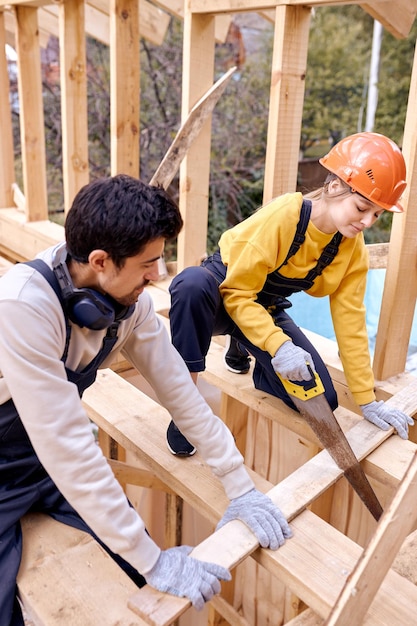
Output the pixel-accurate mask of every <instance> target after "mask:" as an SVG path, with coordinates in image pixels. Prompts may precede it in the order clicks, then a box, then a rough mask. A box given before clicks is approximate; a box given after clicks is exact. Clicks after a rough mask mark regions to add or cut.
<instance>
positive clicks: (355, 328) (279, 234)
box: [219, 193, 375, 404]
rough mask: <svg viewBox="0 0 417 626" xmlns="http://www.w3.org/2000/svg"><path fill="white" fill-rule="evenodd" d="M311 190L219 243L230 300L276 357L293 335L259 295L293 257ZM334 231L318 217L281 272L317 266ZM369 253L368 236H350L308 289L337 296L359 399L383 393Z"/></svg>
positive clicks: (277, 203)
mask: <svg viewBox="0 0 417 626" xmlns="http://www.w3.org/2000/svg"><path fill="white" fill-rule="evenodd" d="M302 201H303V197H302V195H301V194H300V193H293V194H285V195H283V196H280V197H278V198H275V199H274V200H272V201H271V202H270V203H269V204H267V205H265V206H264V207H262V208H261V209H259V210H258V211H256V212H255V213H254V214H253V215H251V216H250V217H249V218H248V219H246V220H244V221H243V222H241V223H240V224H238V225H237V226H234V227H233V228H231V229H230V230H227V231H226V232H224V233H223V235H222V236H221V238H220V241H219V246H220V252H221V257H222V260H223V263H225V265H227V274H226V278H225V280H224V281H223V283H222V284H221V285H220V292H221V295H222V297H223V302H224V306H225V308H226V310H227V312H228V313H229V315H230V317H231V318H232V319H233V320H234V321H235V322H236V324H237V325H238V326H239V328H240V329H241V330H242V332H243V333H244V334H245V335H246V337H247V338H248V339H249V340H250V341H251V342H252V343H253V344H255V345H256V346H258V347H259V348H261V349H263V350H266V351H267V352H269V354H270V355H271V356H274V355H275V353H276V351H277V350H278V348H279V347H280V346H281V345H282V344H283V343H284V342H285V341H287V340H288V337H287V336H286V335H285V334H284V332H283V331H282V330H281V329H280V328H278V327H277V326H275V324H274V322H273V319H272V317H271V316H270V314H269V313H268V312H267V311H266V309H265V308H264V307H262V306H261V305H260V304H258V303H257V302H256V298H257V295H258V293H259V292H260V291H262V287H263V285H264V283H265V280H266V277H267V275H268V274H269V273H270V272H273V271H274V270H276V269H277V268H278V267H279V266H280V265H281V264H282V263H283V261H284V260H285V257H286V255H287V252H288V250H289V247H290V245H291V243H292V241H293V238H294V235H295V232H296V227H297V223H298V220H299V217H300V210H301V205H302ZM332 237H333V234H330V235H329V234H325V233H322V232H321V231H319V230H318V229H317V228H316V227H315V226H314V224H313V223H312V222H311V221H310V222H309V224H308V227H307V231H306V238H305V241H304V243H303V244H302V246H301V248H300V249H299V250H298V252H297V253H296V254H295V255H294V256H292V257H291V258H290V259H289V261H288V263H287V264H286V265H284V266H283V267H282V268H281V269H280V270H279V271H280V273H281V274H282V275H283V276H286V277H289V278H304V277H305V276H306V274H307V272H308V271H309V270H310V269H312V268H313V267H315V265H316V263H317V260H318V258H319V257H320V254H321V252H322V250H323V248H324V247H325V246H326V245H327V244H328V243H329V241H330V240H331V239H332ZM367 272H368V256H367V251H366V248H365V242H364V238H363V235H362V234H360V235H357V236H356V237H354V238H352V239H347V238H343V239H342V241H341V244H340V246H339V251H338V253H337V255H336V257H335V259H334V260H333V261H332V263H331V264H330V265H329V266H328V267H326V268H325V270H324V271H323V273H322V275H321V276H318V277H317V278H316V279H315V281H314V285H313V286H312V287H311V289H308V290H307V293H308V294H310V295H311V296H315V297H323V296H329V298H330V309H331V314H332V320H333V326H334V331H335V334H336V338H337V343H338V346H339V352H340V358H341V360H342V364H343V368H344V371H345V375H346V379H347V382H348V385H349V388H350V390H351V392H352V394H353V396H354V398H355V400H356V402H357V403H358V404H366V403H368V402H371V401H372V400H375V394H374V377H373V372H372V368H371V361H370V355H369V346H368V335H367V329H366V319H365V306H364V295H365V287H366V276H367Z"/></svg>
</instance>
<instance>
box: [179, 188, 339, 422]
mask: <svg viewBox="0 0 417 626" xmlns="http://www.w3.org/2000/svg"><path fill="white" fill-rule="evenodd" d="M310 214H311V202H310V201H309V200H304V201H303V204H302V207H301V212H300V219H299V222H298V224H297V229H296V234H295V236H294V240H293V242H292V244H291V246H290V249H289V251H288V254H287V256H286V259H285V261H284V262H283V263H282V265H281V266H280V267H279V268H278V269H277V270H275V271H274V272H271V274H269V275H268V276H267V279H266V281H265V284H264V287H263V289H262V291H261V292H260V293H259V294H258V297H257V302H259V303H260V304H261V305H262V306H263V307H264V308H265V309H267V310H268V312H269V313H270V314H271V316H272V318H273V320H274V323H275V325H276V326H279V327H280V328H282V330H283V331H284V332H285V334H286V335H288V337H290V338H291V339H292V341H293V343H294V344H295V345H296V346H299V347H300V348H303V349H304V350H306V351H307V352H309V353H310V354H311V356H312V357H313V362H314V365H315V368H316V371H317V373H318V374H319V376H320V378H321V380H322V382H323V385H324V388H325V395H326V398H327V400H328V402H329V404H330V406H331V407H332V409H333V410H334V409H335V408H336V407H337V395H336V391H335V389H334V387H333V383H332V381H331V378H330V375H329V372H328V371H327V368H326V366H325V364H324V362H323V360H322V359H321V357H320V355H319V353H318V352H317V350H316V349H315V348H314V346H313V345H312V344H311V343H310V341H309V340H308V339H307V337H306V336H305V335H304V334H303V333H302V332H301V330H300V329H299V327H298V326H297V325H296V324H295V323H294V322H293V320H292V319H291V318H290V316H289V315H288V314H287V313H286V311H285V309H287V308H289V307H291V306H292V305H291V302H289V300H287V297H288V296H290V295H291V294H292V293H296V292H298V291H306V290H307V289H309V288H310V287H311V286H312V285H313V282H314V280H315V278H316V277H317V276H319V275H320V274H321V273H322V272H323V270H324V268H325V267H327V266H328V265H329V264H330V263H331V262H332V261H333V259H334V258H335V256H336V254H337V251H338V248H339V244H340V241H341V239H342V235H341V234H340V233H336V234H335V236H334V237H333V239H332V240H331V241H330V243H329V244H328V245H327V246H326V247H325V248H324V250H323V252H322V254H321V256H320V258H319V260H318V261H317V265H316V267H314V268H313V269H312V270H310V271H309V272H308V273H307V274H306V276H305V277H304V278H300V279H293V278H286V277H285V276H282V274H280V272H279V270H280V269H281V267H282V266H283V265H285V264H286V263H287V262H288V260H289V258H290V257H292V256H293V255H294V254H295V253H296V252H297V250H298V249H299V248H300V246H301V244H302V243H303V241H304V239H305V232H306V229H307V225H308V222H309V219H310ZM226 270H227V267H226V266H225V265H224V263H223V262H222V260H221V256H220V252H215V253H214V254H213V255H212V256H211V257H209V258H208V259H206V260H205V261H203V263H202V264H201V265H200V266H199V267H188V268H186V269H185V270H183V271H182V272H181V273H180V274H178V275H177V276H176V277H175V278H174V279H173V281H172V283H171V286H170V293H171V309H170V324H171V336H172V343H173V344H174V346H175V347H176V348H177V350H178V351H179V353H180V354H181V356H182V357H183V359H184V360H185V362H186V364H187V366H188V369H189V370H190V372H201V371H203V370H204V369H205V357H206V355H207V352H208V350H209V347H210V342H211V338H212V336H213V335H231V336H233V337H235V338H236V340H237V341H238V342H239V343H240V344H242V345H243V346H245V348H246V349H247V350H248V351H249V352H250V354H251V355H252V356H253V357H255V367H254V370H253V382H254V385H255V387H256V388H257V389H261V390H262V391H266V392H268V393H270V394H272V395H274V396H276V397H278V398H281V399H282V400H283V401H284V402H286V404H288V405H289V406H291V407H292V408H295V406H294V404H293V402H292V400H291V398H290V397H289V396H288V394H287V393H286V391H285V389H284V387H283V385H282V383H281V381H280V380H279V378H278V376H277V375H276V373H275V371H274V368H273V367H272V364H271V355H270V354H269V353H268V352H265V351H264V350H261V349H260V348H258V347H257V346H255V345H254V344H252V343H251V342H250V341H249V340H248V339H247V338H246V337H245V335H244V334H243V333H242V332H241V330H240V329H239V327H238V326H237V325H236V324H235V322H234V321H233V320H232V319H231V317H230V316H229V315H228V314H227V313H226V311H225V308H224V306H223V301H222V298H221V295H220V291H219V285H220V283H222V282H223V280H224V279H225V277H226Z"/></svg>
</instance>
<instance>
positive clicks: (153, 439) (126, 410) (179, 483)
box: [83, 370, 417, 623]
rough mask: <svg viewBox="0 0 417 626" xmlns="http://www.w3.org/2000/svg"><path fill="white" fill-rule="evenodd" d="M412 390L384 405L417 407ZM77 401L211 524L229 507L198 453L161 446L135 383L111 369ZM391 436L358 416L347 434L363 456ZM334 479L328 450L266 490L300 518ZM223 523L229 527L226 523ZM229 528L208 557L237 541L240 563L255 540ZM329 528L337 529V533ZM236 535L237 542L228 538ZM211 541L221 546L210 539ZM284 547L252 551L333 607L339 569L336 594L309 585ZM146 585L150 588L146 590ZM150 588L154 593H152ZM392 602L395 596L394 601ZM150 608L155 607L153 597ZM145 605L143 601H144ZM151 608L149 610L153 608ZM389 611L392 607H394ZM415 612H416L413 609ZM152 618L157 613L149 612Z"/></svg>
mask: <svg viewBox="0 0 417 626" xmlns="http://www.w3.org/2000/svg"><path fill="white" fill-rule="evenodd" d="M416 388H417V381H416V383H415V384H414V386H413V388H410V389H407V390H403V392H400V393H399V394H397V395H396V396H395V398H393V399H392V400H389V401H388V402H390V403H392V404H393V405H394V406H397V407H398V408H399V409H401V410H405V411H407V412H409V413H413V412H415V411H416V409H417V396H416ZM83 402H84V403H85V406H86V408H87V410H88V412H89V415H90V417H91V418H92V419H93V420H94V421H95V422H96V423H97V424H98V425H99V427H100V428H103V429H105V430H106V432H108V433H109V434H110V436H111V437H113V438H114V439H115V440H116V441H118V442H119V443H120V444H121V445H122V446H123V447H124V448H126V449H128V450H130V451H131V452H132V454H134V455H137V456H138V458H141V459H142V460H144V461H145V462H146V463H147V464H148V465H149V467H150V468H151V469H152V470H153V471H155V472H156V473H157V475H158V476H159V477H160V478H161V479H162V480H163V481H164V482H166V483H167V484H168V485H169V486H170V487H171V488H172V489H174V491H175V492H176V493H178V494H179V495H180V496H181V497H183V498H184V500H186V501H187V502H189V503H190V504H191V506H193V507H194V508H196V509H197V510H199V511H200V512H201V514H202V515H204V516H205V517H206V518H207V519H208V520H209V521H211V522H213V523H215V522H216V521H217V520H218V519H219V517H220V516H221V514H222V511H224V509H225V506H226V505H227V499H226V498H225V494H224V492H223V489H222V487H221V484H220V482H219V481H218V480H217V479H216V478H215V477H214V476H213V475H212V474H211V473H210V472H209V473H207V468H205V466H204V463H203V462H202V460H201V458H200V457H199V455H198V453H197V454H196V455H195V456H193V457H191V458H189V459H187V462H186V463H184V462H182V461H183V460H181V459H176V458H175V457H172V455H170V454H169V453H167V451H166V449H165V445H164V437H165V431H166V427H167V425H168V423H169V420H170V416H169V414H168V413H167V411H166V410H165V409H164V408H163V407H161V406H159V405H157V404H156V403H154V402H153V401H152V400H151V399H150V398H148V397H147V396H145V394H142V392H140V391H139V390H138V389H135V388H133V387H132V386H131V385H130V384H129V383H127V382H126V381H124V380H122V379H120V377H118V376H117V375H116V374H114V373H113V372H111V371H110V370H104V371H102V372H99V375H98V378H97V381H96V383H95V384H94V385H93V386H92V387H90V388H89V389H88V390H87V391H86V392H85V394H84V396H83ZM139 405H140V406H141V407H142V411H143V413H142V415H141V420H140V428H138V425H137V420H136V418H135V417H134V415H136V413H137V406H139ZM389 436H390V432H386V431H381V430H379V429H377V428H375V427H374V426H372V424H369V423H368V422H365V421H363V420H362V421H361V422H360V423H359V424H357V425H356V426H355V427H354V428H352V429H351V430H350V431H349V432H348V433H347V437H348V440H349V442H350V444H351V446H352V448H353V450H354V452H355V454H356V456H357V458H359V459H362V458H363V457H364V456H366V455H367V454H369V452H370V451H371V450H373V449H375V448H376V447H378V446H379V445H380V444H381V443H382V442H383V441H384V440H385V439H387V438H388V437H389ZM144 442H146V449H145V447H144V445H143V444H144ZM398 443H399V444H400V445H401V443H402V442H401V440H399V439H398ZM340 476H341V471H340V470H339V468H338V467H337V466H336V465H335V463H334V462H333V461H332V460H331V459H330V457H329V455H328V453H327V452H326V451H323V452H320V453H319V454H318V455H316V456H315V457H314V458H313V459H311V460H310V461H308V462H307V463H305V464H304V465H303V466H302V467H301V468H300V469H299V470H297V471H295V472H293V473H292V474H291V475H290V476H288V477H287V478H286V479H285V480H283V481H282V482H280V483H279V484H278V485H276V486H275V487H273V488H272V489H271V490H270V491H269V492H268V493H269V495H270V496H271V498H272V499H273V501H274V502H276V503H277V504H278V505H279V506H280V508H281V509H282V510H283V512H284V514H285V515H286V516H287V517H288V518H290V519H293V518H294V517H295V516H297V515H299V514H300V512H301V511H303V510H304V509H305V507H306V506H308V504H309V503H311V502H312V501H313V500H314V499H315V498H317V497H318V495H320V494H321V493H323V492H324V491H325V490H326V489H328V487H329V486H330V485H331V484H333V483H334V482H335V481H336V480H338V478H339V477H340ZM254 479H255V481H256V482H257V484H258V485H259V488H261V484H262V486H265V481H261V483H260V482H259V477H258V476H256V475H254ZM201 484H204V485H205V489H204V493H202V490H201V488H200V486H201ZM303 515H304V513H303ZM300 517H301V516H300ZM303 519H305V518H303ZM295 521H296V520H294V522H295ZM294 522H293V523H294ZM323 523H324V522H323ZM229 526H230V525H229V524H228V525H227V526H225V527H224V528H227V527H229ZM232 526H233V528H231V529H230V531H227V532H230V533H231V535H230V536H229V535H226V539H225V537H224V536H223V535H221V536H220V538H219V537H218V533H215V535H213V536H212V537H216V539H215V544H211V547H210V550H211V552H210V555H211V557H212V558H213V555H214V554H216V555H219V557H221V558H223V556H224V558H228V557H227V555H229V556H230V552H229V549H230V550H233V552H234V555H235V556H236V552H235V550H234V548H235V546H236V545H238V546H239V550H241V552H240V557H239V558H238V559H237V562H240V560H241V559H243V558H244V557H245V556H246V555H247V554H249V553H251V552H252V551H253V550H255V549H256V546H257V543H256V539H255V538H254V536H253V535H252V534H251V533H250V531H248V529H247V528H246V527H244V525H242V524H240V523H239V522H236V524H235V523H233V524H232ZM307 526H310V527H311V521H309V522H307ZM329 528H330V527H329ZM222 530H223V529H222ZM333 530H334V529H333ZM220 532H221V531H220ZM297 532H301V531H297ZM304 532H309V531H306V530H303V533H304ZM329 532H330V531H329ZM334 532H335V533H337V531H335V530H334ZM241 533H243V534H241ZM320 533H324V534H320V536H321V537H326V541H328V532H327V531H326V530H323V531H320ZM339 535H340V533H337V536H339ZM235 540H236V544H235V543H234V541H235ZM217 541H219V542H220V543H216V542H217ZM293 541H294V540H293V539H292V540H291V541H289V542H287V544H286V546H284V548H285V550H287V549H289V548H287V545H288V546H291V545H293V546H294V550H299V549H300V548H299V544H298V543H296V544H295V543H293ZM311 541H312V538H311V537H307V538H306V537H305V538H304V540H303V541H302V543H303V545H304V542H305V543H306V546H310V547H309V548H308V549H309V550H310V548H311V550H312V552H313V555H316V556H317V558H318V559H319V560H320V561H321V559H322V554H319V551H318V548H317V546H314V545H313V544H312V543H311ZM347 541H349V540H347ZM313 543H314V542H313ZM352 543H353V542H352ZM215 546H217V547H215ZM225 546H226V548H225ZM296 546H297V547H296ZM325 549H326V550H329V554H331V555H332V559H333V558H336V555H337V557H339V556H340V558H344V555H345V553H346V550H345V548H344V547H343V546H342V547H340V550H341V551H340V552H338V550H339V548H336V547H335V546H331V545H330V546H329V545H328V547H326V548H325ZM239 550H238V551H239ZM285 550H284V551H283V550H282V549H280V550H278V552H272V551H269V550H261V551H257V552H256V554H254V557H255V558H256V559H257V560H259V561H260V562H261V563H262V565H264V566H265V567H266V568H267V569H268V570H269V571H271V572H272V573H275V574H276V575H278V573H279V575H280V577H281V578H282V577H283V576H284V574H283V572H285V576H284V578H285V580H284V582H285V583H286V584H290V583H291V587H292V588H293V590H294V592H295V593H296V594H297V595H299V596H300V597H301V598H302V599H303V600H304V601H305V602H306V603H307V604H309V605H310V606H311V607H312V608H314V610H316V611H318V612H321V614H322V615H323V614H325V613H326V612H327V611H329V610H330V608H331V607H332V606H333V604H334V602H335V600H336V598H337V595H338V593H339V592H340V589H341V588H342V586H343V584H344V576H343V575H341V572H342V571H343V568H341V569H339V570H338V572H339V574H338V576H341V578H339V583H340V586H339V587H338V591H337V590H336V588H335V587H334V586H333V582H332V585H331V586H333V589H332V591H330V590H329V589H328V588H327V587H328V584H327V583H326V584H325V585H324V589H323V580H320V581H319V580H318V581H317V587H316V585H315V584H314V585H313V586H312V581H311V580H310V578H309V577H307V578H306V576H305V566H304V564H305V562H306V561H305V559H304V557H302V558H300V555H299V554H298V555H297V556H295V555H294V554H292V557H291V559H290V560H289V562H288V563H287V566H283V563H282V560H281V559H283V558H284V555H285V554H286V552H285ZM223 553H224V554H223ZM264 553H265V554H264ZM313 555H310V557H309V558H313ZM206 556H207V555H206ZM200 558H202V557H200ZM357 558H359V554H358V553H356V557H355V560H354V561H353V563H354V562H356V560H357ZM216 560H217V559H216ZM294 560H297V561H301V565H300V569H301V570H302V571H300V572H298V573H297V574H295V573H294ZM326 560H327V561H328V557H327V559H324V561H323V562H322V565H321V567H324V570H325V572H324V574H325V575H326V576H327V575H328V576H329V577H330V578H331V579H332V580H333V578H332V577H334V572H333V571H329V573H327V570H328V565H329V564H328V563H327V564H326ZM233 563H234V564H237V563H235V561H233ZM229 566H231V564H230V562H229V563H228V565H227V567H229ZM312 567H313V571H316V569H315V567H316V566H315V565H313V566H312ZM351 567H353V565H351ZM390 584H392V583H390ZM336 587H337V583H336ZM147 589H148V591H149V588H147ZM416 592H417V590H416ZM141 593H142V592H141ZM150 593H151V595H154V594H153V592H150ZM323 594H325V595H326V597H327V599H325V598H323ZM157 595H158V594H157ZM330 596H331V598H330ZM171 600H174V602H172V603H171ZM403 600H404V598H402V599H401V602H403ZM396 601H397V600H395V602H396ZM184 603H185V606H187V601H186V600H184V599H183V600H181V599H180V598H178V599H176V598H175V599H173V598H169V610H170V611H171V609H173V610H174V613H175V611H176V610H177V608H178V606H179V607H180V611H182V610H184ZM406 604H407V603H406ZM151 605H152V606H153V601H152V602H151ZM143 606H144V607H146V606H147V603H146V601H145V602H144V604H143ZM158 606H160V608H161V611H164V609H163V606H164V603H163V602H162V601H161V598H160V594H159V595H158ZM385 608H386V607H385ZM385 608H384V610H385ZM153 610H154V609H153V608H152V611H153ZM158 610H159V609H158ZM378 610H379V609H378ZM395 610H397V608H396V609H395ZM403 610H407V611H408V610H409V607H404V609H403ZM413 610H415V607H414V609H413ZM153 617H155V615H154V614H153ZM176 617H177V614H176V613H175V615H174V614H172V615H171V618H172V619H175V618H176ZM155 623H158V622H155ZM370 623H372V622H370ZM404 623H407V622H404Z"/></svg>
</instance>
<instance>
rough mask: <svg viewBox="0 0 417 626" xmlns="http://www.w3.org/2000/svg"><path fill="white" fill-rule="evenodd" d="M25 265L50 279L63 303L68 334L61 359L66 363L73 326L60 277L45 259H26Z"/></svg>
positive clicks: (49, 281)
mask: <svg viewBox="0 0 417 626" xmlns="http://www.w3.org/2000/svg"><path fill="white" fill-rule="evenodd" d="M25 265H29V266H30V267H33V268H34V269H35V270H36V271H38V272H39V273H40V274H42V276H43V277H44V278H45V280H47V281H48V283H49V284H50V286H51V287H52V289H53V290H54V291H55V293H56V296H57V298H58V300H59V301H60V303H61V306H62V310H63V312H64V316H65V328H66V333H67V336H66V339H65V348H64V353H63V355H62V357H61V360H62V361H63V362H64V363H65V361H66V358H67V355H68V347H69V342H70V337H71V326H70V324H69V321H68V317H67V315H66V313H65V303H64V300H63V298H62V293H61V289H60V287H59V283H58V279H57V277H56V276H55V274H54V272H53V271H52V270H51V268H50V267H49V265H47V264H46V263H45V261H42V259H33V261H25Z"/></svg>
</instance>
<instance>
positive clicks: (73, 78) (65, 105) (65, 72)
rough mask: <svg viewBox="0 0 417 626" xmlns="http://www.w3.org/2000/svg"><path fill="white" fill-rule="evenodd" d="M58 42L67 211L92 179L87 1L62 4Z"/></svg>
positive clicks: (77, 0)
mask: <svg viewBox="0 0 417 626" xmlns="http://www.w3.org/2000/svg"><path fill="white" fill-rule="evenodd" d="M59 41H60V71H61V115H62V165H63V181H64V203H65V213H67V212H68V211H69V209H70V207H71V204H72V201H73V199H74V196H75V195H76V193H77V192H78V191H79V190H80V189H81V187H83V186H84V185H86V184H87V183H88V181H89V169H88V123H87V68H86V65H87V58H86V45H85V28H84V0H67V1H66V2H62V3H61V4H60V6H59Z"/></svg>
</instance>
